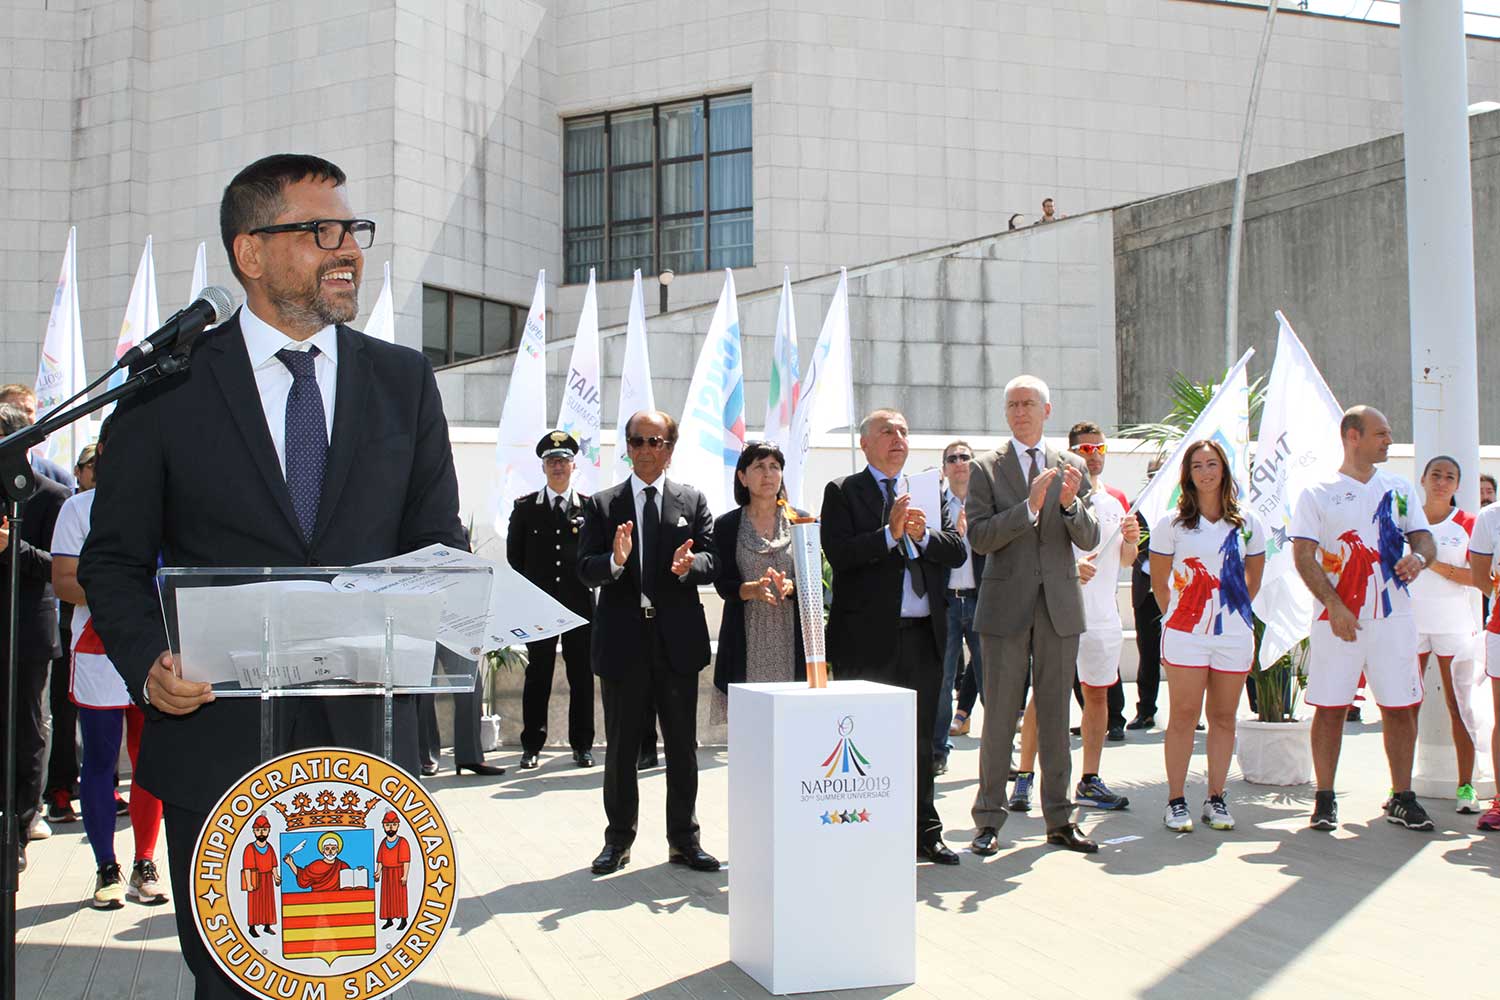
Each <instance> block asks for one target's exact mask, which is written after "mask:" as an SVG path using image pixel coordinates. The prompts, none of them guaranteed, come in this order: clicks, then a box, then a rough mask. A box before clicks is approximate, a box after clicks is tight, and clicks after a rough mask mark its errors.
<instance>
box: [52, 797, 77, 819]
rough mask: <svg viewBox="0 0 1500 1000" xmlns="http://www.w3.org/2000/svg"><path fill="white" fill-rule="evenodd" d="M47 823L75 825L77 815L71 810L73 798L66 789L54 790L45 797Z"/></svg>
mask: <svg viewBox="0 0 1500 1000" xmlns="http://www.w3.org/2000/svg"><path fill="white" fill-rule="evenodd" d="M47 822H48V823H77V822H78V813H77V812H75V811H74V809H73V797H72V796H71V795H69V794H68V790H67V789H66V788H54V789H53V790H52V793H51V794H50V795H48V796H47Z"/></svg>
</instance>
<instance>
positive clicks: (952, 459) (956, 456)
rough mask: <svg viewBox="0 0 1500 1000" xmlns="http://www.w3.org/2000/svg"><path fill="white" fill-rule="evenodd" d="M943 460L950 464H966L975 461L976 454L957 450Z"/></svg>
mask: <svg viewBox="0 0 1500 1000" xmlns="http://www.w3.org/2000/svg"><path fill="white" fill-rule="evenodd" d="M943 461H944V462H947V463H948V464H949V465H958V464H960V463H962V464H964V465H967V464H968V463H970V462H972V461H974V456H973V455H965V454H964V453H963V452H961V451H955V452H954V453H953V454H951V455H949V456H948V457H947V458H945V459H943Z"/></svg>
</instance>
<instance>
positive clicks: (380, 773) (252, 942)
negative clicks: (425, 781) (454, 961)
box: [179, 747, 458, 1000]
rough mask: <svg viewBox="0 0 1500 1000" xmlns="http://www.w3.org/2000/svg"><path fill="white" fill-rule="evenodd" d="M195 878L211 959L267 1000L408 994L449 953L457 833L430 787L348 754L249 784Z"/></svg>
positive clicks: (226, 799) (224, 802)
mask: <svg viewBox="0 0 1500 1000" xmlns="http://www.w3.org/2000/svg"><path fill="white" fill-rule="evenodd" d="M190 864H191V872H192V881H193V896H194V899H193V901H192V911H191V919H192V921H193V923H194V924H195V925H196V926H197V928H198V934H199V936H200V937H201V938H202V939H203V943H204V945H205V946H206V947H207V948H208V950H209V953H210V954H212V955H213V957H214V961H215V962H217V963H218V966H219V968H220V969H222V970H223V971H224V974H225V975H227V976H229V977H230V978H231V979H233V980H234V981H235V982H236V983H237V984H238V985H239V987H240V988H241V989H243V990H245V991H246V992H247V993H248V994H249V995H250V996H256V997H265V998H267V1000H280V998H285V997H342V998H346V1000H375V998H377V997H384V996H387V995H389V994H391V993H393V992H395V991H396V990H398V989H399V988H400V987H401V985H402V984H403V983H404V982H405V981H406V980H407V979H409V978H410V977H411V975H412V973H413V972H415V971H416V969H417V968H418V967H419V966H420V965H421V964H422V963H423V962H424V961H426V960H427V958H428V957H429V956H431V954H432V952H433V950H434V949H435V947H436V946H437V942H438V940H439V939H440V938H441V937H442V934H443V931H444V929H445V928H446V927H447V926H448V921H449V918H450V917H451V916H452V914H453V909H454V904H455V895H456V885H455V883H456V882H457V879H458V876H457V871H456V862H455V857H454V847H453V838H452V836H451V835H450V833H449V830H448V824H447V822H446V821H445V820H444V819H443V816H442V813H440V812H439V811H438V807H437V804H436V803H435V802H434V801H433V800H432V798H431V797H430V796H429V795H428V794H427V792H426V791H425V790H424V789H423V788H422V786H421V784H420V783H419V782H418V781H417V780H416V779H415V778H413V777H412V776H411V775H409V774H407V773H406V772H405V771H403V770H402V769H401V768H399V767H397V766H395V765H394V764H392V763H390V762H389V761H386V760H383V759H381V758H379V757H374V756H371V755H369V754H363V753H359V752H357V751H352V750H345V749H341V748H337V747H319V748H315V749H312V750H301V751H298V752H296V753H289V754H285V755H283V756H281V757H277V758H276V759H274V760H271V761H268V762H267V763H265V764H263V765H261V766H260V767H257V768H256V769H255V770H253V771H251V772H250V773H249V774H246V775H245V776H244V777H243V778H241V779H240V780H239V781H238V782H237V783H236V784H235V785H234V786H233V787H231V788H230V789H229V790H228V791H227V792H225V793H224V796H223V798H221V799H220V800H219V803H218V805H216V806H215V807H214V809H213V811H212V812H211V813H210V814H209V818H208V822H207V823H205V824H204V827H203V831H202V833H201V834H199V837H198V843H197V845H196V847H195V849H194V851H193V855H192V857H191V859H190ZM179 905H184V904H181V903H179Z"/></svg>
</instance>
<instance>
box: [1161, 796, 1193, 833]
mask: <svg viewBox="0 0 1500 1000" xmlns="http://www.w3.org/2000/svg"><path fill="white" fill-rule="evenodd" d="M1161 821H1162V824H1163V825H1165V826H1166V828H1167V829H1168V830H1171V831H1172V832H1173V833H1192V832H1193V817H1192V816H1191V815H1190V814H1189V813H1188V807H1187V799H1173V800H1172V801H1171V802H1168V803H1167V811H1166V813H1165V814H1164V815H1163V816H1162V818H1161Z"/></svg>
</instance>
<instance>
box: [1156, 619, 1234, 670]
mask: <svg viewBox="0 0 1500 1000" xmlns="http://www.w3.org/2000/svg"><path fill="white" fill-rule="evenodd" d="M1254 655H1255V636H1253V635H1251V634H1249V633H1248V632H1246V633H1243V634H1241V635H1198V634H1196V633H1193V632H1184V631H1182V630H1181V629H1175V628H1164V629H1162V630H1161V661H1162V662H1163V663H1165V664H1168V665H1170V666H1174V667H1189V668H1197V669H1200V670H1217V671H1218V672H1219V673H1221V674H1248V673H1249V672H1250V659H1251V657H1253V656H1254Z"/></svg>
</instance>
